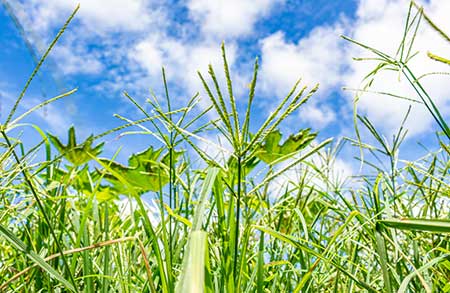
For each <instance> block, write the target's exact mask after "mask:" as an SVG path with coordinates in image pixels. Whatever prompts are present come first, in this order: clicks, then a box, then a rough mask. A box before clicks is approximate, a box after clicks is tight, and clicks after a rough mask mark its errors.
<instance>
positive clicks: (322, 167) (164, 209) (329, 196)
mask: <svg viewBox="0 0 450 293" xmlns="http://www.w3.org/2000/svg"><path fill="white" fill-rule="evenodd" d="M75 13H76V11H75V12H74V14H73V15H72V16H71V18H70V19H69V20H68V21H67V23H66V25H65V26H64V27H63V28H62V29H61V31H60V33H59V34H58V35H57V36H56V38H55V41H54V42H53V43H52V44H51V45H50V47H49V49H48V51H47V52H46V53H45V54H44V55H43V57H42V59H41V62H40V63H39V64H38V66H37V67H36V69H35V71H34V72H33V74H32V75H31V77H30V79H29V81H28V82H27V84H26V85H25V87H24V89H23V91H22V93H21V94H20V96H19V97H18V99H17V101H16V103H15V105H14V106H13V108H12V109H11V110H10V114H9V116H8V117H7V118H6V119H4V121H2V124H1V126H0V133H1V137H2V138H1V140H0V174H1V175H0V292H70V291H75V292H81V291H82V292H450V213H449V209H450V199H449V197H450V180H449V179H450V176H449V172H450V171H449V169H450V145H449V141H450V129H449V127H448V125H447V123H446V120H445V119H444V117H445V115H444V113H441V112H440V109H439V108H438V107H437V106H436V105H435V104H434V102H433V99H432V97H430V96H429V95H428V93H427V89H425V88H424V87H423V86H422V85H421V82H420V81H421V80H420V78H418V77H416V76H415V75H414V73H413V72H414V68H410V67H409V66H408V61H409V60H410V58H411V57H412V55H413V52H412V51H411V49H410V48H411V47H412V43H413V41H414V38H415V34H416V32H417V29H416V27H417V26H418V25H419V23H420V24H421V25H428V26H431V27H432V28H433V29H434V30H436V33H438V34H440V35H441V36H442V38H444V39H446V40H447V41H449V44H450V38H449V37H448V35H446V33H445V32H443V31H441V30H440V29H439V28H438V27H437V26H436V25H434V23H433V22H432V20H431V19H429V18H428V17H427V15H426V14H425V13H424V12H423V11H422V10H421V9H420V8H418V7H416V6H415V5H414V3H412V4H411V6H410V9H409V13H408V18H407V19H406V20H405V23H406V25H405V33H404V38H403V40H402V42H401V43H400V46H399V50H398V54H397V55H395V56H390V55H387V54H385V53H384V52H380V51H378V50H376V49H374V48H371V47H367V46H365V45H364V44H360V43H359V42H358V41H357V40H352V39H350V38H348V37H344V38H345V39H346V40H348V41H349V42H352V43H354V45H355V46H362V47H363V48H365V49H366V50H367V52H368V53H370V54H372V55H373V56H374V58H376V60H378V61H379V65H378V66H377V67H376V68H375V69H374V70H373V71H372V72H371V73H370V74H369V75H367V76H366V77H364V76H362V77H361V79H362V80H363V84H364V85H365V86H364V87H363V88H362V89H361V90H360V91H358V92H357V93H356V96H355V109H356V108H357V107H356V105H357V101H358V98H359V95H361V94H363V93H364V92H365V91H369V90H370V85H371V83H372V80H373V79H374V78H376V75H377V74H378V73H379V72H380V71H382V70H396V71H398V73H399V74H400V75H401V76H403V77H404V78H406V79H407V80H408V81H409V82H410V85H411V87H412V88H414V90H415V91H416V93H417V96H416V97H415V98H416V99H417V101H418V102H419V103H420V105H419V106H421V107H426V108H427V109H428V110H429V113H430V115H432V116H433V118H434V121H435V126H436V128H438V129H439V133H437V134H436V137H437V140H436V147H435V149H436V150H435V151H430V153H428V154H427V155H426V156H424V157H422V158H421V159H419V160H417V161H408V162H405V161H400V160H399V152H400V150H401V144H402V141H403V139H404V138H405V135H406V130H405V129H404V128H403V125H399V127H398V133H397V134H396V135H395V136H394V137H393V138H392V139H390V140H387V139H386V138H385V137H384V136H383V135H382V134H380V133H379V132H378V131H377V129H376V128H375V126H374V125H373V124H372V123H371V122H370V117H369V118H368V117H365V116H360V115H359V113H358V112H357V111H355V113H354V122H355V133H354V138H346V139H344V141H343V142H339V143H338V142H336V141H333V139H325V140H319V139H318V138H317V133H315V132H314V130H310V129H301V130H299V131H298V132H296V133H291V134H285V135H282V134H281V133H280V132H279V130H278V129H279V126H280V125H281V124H282V123H283V121H284V120H285V119H286V118H287V117H289V116H290V115H292V114H293V113H295V112H296V111H297V110H298V109H299V108H300V107H302V105H304V104H305V103H307V102H308V100H309V99H310V98H313V96H314V93H315V92H316V90H317V86H314V85H304V84H303V83H301V82H299V83H297V84H295V85H294V86H293V88H292V89H290V90H289V89H287V90H286V94H287V95H286V96H285V97H282V98H280V99H279V104H278V106H276V107H274V109H275V110H274V111H273V112H272V113H270V114H269V115H268V116H267V117H262V118H261V117H259V118H260V119H261V120H262V121H263V122H262V123H260V124H259V125H255V124H254V122H253V121H254V120H255V119H252V118H254V117H252V116H251V113H252V111H251V109H252V108H251V107H252V103H253V101H254V99H256V98H257V97H256V96H255V88H256V87H257V74H258V61H256V62H255V64H254V75H253V79H252V80H251V82H250V84H249V93H248V98H247V104H246V105H247V108H246V110H245V111H244V112H242V111H240V112H239V113H238V110H237V106H236V101H235V97H234V94H233V85H232V81H231V78H230V72H229V68H228V65H227V59H226V52H225V46H222V52H223V64H224V67H223V68H212V67H210V69H209V72H207V73H204V72H201V73H199V78H200V79H201V81H202V82H203V85H204V94H205V95H204V96H205V97H207V98H209V101H210V103H211V106H210V107H209V108H204V107H201V106H200V105H199V100H198V96H194V97H192V99H190V101H189V102H188V103H187V104H186V105H185V106H184V107H180V108H173V107H171V103H170V101H171V97H170V89H169V88H168V87H167V81H166V77H165V74H164V71H163V83H164V85H165V88H166V96H164V97H152V98H149V99H148V100H147V101H146V103H147V104H146V105H141V104H139V103H138V102H136V100H135V99H134V98H133V97H130V96H127V98H128V99H129V101H130V103H132V104H134V105H135V106H136V109H137V110H138V111H139V112H140V113H141V114H142V115H141V116H140V117H144V118H142V119H140V118H139V119H138V120H129V119H127V118H124V117H121V116H117V117H118V118H120V119H122V120H123V125H122V126H120V127H118V128H115V129H111V130H109V131H107V132H105V133H101V134H96V135H93V136H90V137H89V138H87V139H86V140H84V141H79V139H78V140H77V137H76V130H75V129H74V128H71V129H68V138H67V140H66V138H59V137H56V136H54V135H52V134H50V133H47V132H46V131H45V130H43V129H41V128H39V126H37V125H32V126H31V127H32V128H33V129H34V130H35V131H37V132H38V133H39V134H40V135H41V138H42V139H41V141H36V143H35V145H23V143H22V142H21V137H20V134H19V136H14V135H12V133H17V131H16V130H17V129H19V130H20V129H22V128H25V127H30V125H28V124H24V123H22V120H23V119H24V118H25V117H27V116H28V115H29V114H30V113H32V112H33V111H36V110H38V109H40V108H42V107H43V106H45V105H46V104H48V103H51V102H53V101H55V100H58V99H61V98H65V97H66V96H69V95H70V94H72V93H73V92H74V91H69V92H67V93H64V94H62V95H60V96H58V97H55V98H53V99H50V100H49V101H47V102H44V103H43V104H40V105H37V106H36V107H34V108H32V109H30V110H29V111H28V112H25V113H23V114H19V113H17V112H18V111H17V109H19V108H18V105H19V104H20V103H21V101H22V98H24V97H25V93H26V91H27V89H28V86H29V84H30V82H31V81H32V79H33V78H34V76H35V75H36V73H37V71H38V70H39V67H40V66H41V65H42V63H43V62H44V61H45V59H46V58H47V56H48V55H49V54H50V53H51V50H52V48H53V47H54V46H55V44H56V43H57V41H58V38H59V37H60V36H61V34H62V33H63V32H64V30H65V29H66V26H67V25H68V24H69V22H70V21H71V19H72V18H73V17H74V16H75ZM430 50H431V53H429V56H430V58H432V59H433V60H435V61H436V62H443V63H447V64H450V61H449V60H448V59H447V58H448V57H450V56H447V57H445V56H438V55H435V54H433V53H432V48H430ZM363 61H364V60H363ZM219 70H223V71H224V73H225V77H226V82H225V84H224V85H222V84H221V83H220V80H218V78H217V75H216V71H219ZM387 90H388V89H387ZM25 98H26V97H25ZM392 98H397V97H392ZM161 101H164V103H162V102H161ZM149 106H150V108H151V109H152V110H151V111H146V110H145V109H148V108H149ZM210 117H216V119H213V120H211V119H210ZM258 120H259V119H258ZM250 129H256V131H253V132H250ZM363 129H364V131H365V132H368V133H370V135H371V136H372V137H371V138H370V141H375V142H376V143H375V144H371V145H369V144H368V143H366V142H365V141H366V140H365V137H363V136H362V135H361V134H360V133H361V130H363ZM13 130H14V131H13ZM132 132H136V133H138V134H146V135H150V136H152V137H154V138H155V141H158V143H155V144H154V145H149V146H148V148H147V149H145V150H142V152H140V153H136V154H133V155H132V156H131V157H130V158H129V160H128V163H127V164H125V165H124V164H120V163H118V162H117V161H116V158H115V156H112V157H110V158H105V157H103V156H102V149H103V142H102V139H103V138H104V137H105V136H107V135H119V134H120V135H124V134H130V133H132ZM430 135H432V134H430ZM212 136H220V137H221V138H222V139H223V141H225V142H226V144H227V145H229V146H230V147H229V148H228V147H227V148H225V147H222V146H220V145H215V142H208V141H205V140H206V138H205V137H212ZM62 141H67V144H65V143H63V142H62ZM205 144H208V145H209V146H210V147H211V148H214V149H215V150H216V151H215V152H214V153H215V154H214V155H212V154H211V153H212V152H210V151H205V150H204V149H203V148H202V145H205ZM343 144H345V147H352V148H355V149H356V150H358V151H359V152H360V154H361V156H360V158H359V160H360V164H361V166H362V167H363V168H364V170H368V171H367V175H364V176H360V177H359V178H357V179H358V180H357V181H358V183H357V184H356V183H355V181H351V182H350V181H343V180H341V179H342V178H337V177H336V176H334V175H333V170H334V163H335V160H336V154H337V153H338V151H339V149H340V148H341V147H342V146H343Z"/></svg>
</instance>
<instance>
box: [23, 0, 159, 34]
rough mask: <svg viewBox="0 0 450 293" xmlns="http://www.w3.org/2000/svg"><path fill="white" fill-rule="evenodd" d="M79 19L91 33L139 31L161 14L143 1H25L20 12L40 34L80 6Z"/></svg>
mask: <svg viewBox="0 0 450 293" xmlns="http://www.w3.org/2000/svg"><path fill="white" fill-rule="evenodd" d="M78 3H79V4H80V10H79V12H78V14H77V16H76V17H77V19H79V20H80V22H81V23H82V25H83V26H85V28H87V29H89V30H91V31H97V32H98V31H99V30H100V31H104V30H118V31H137V30H143V29H146V26H147V25H149V24H150V23H151V22H155V20H154V19H152V18H159V15H158V12H153V13H152V12H151V10H150V9H148V8H149V2H148V1H144V0H127V1H123V0H109V1H103V0H76V1H75V0H45V1H38V0H32V1H29V2H23V3H22V8H23V9H25V10H18V12H21V13H20V14H19V15H20V16H21V18H22V19H23V20H27V21H28V24H30V25H31V27H32V28H33V29H35V30H37V31H46V30H48V29H51V28H52V26H54V25H55V22H59V23H61V22H62V21H63V20H65V19H66V18H67V17H68V16H69V14H70V12H71V11H73V10H74V9H75V7H76V5H77V4H78Z"/></svg>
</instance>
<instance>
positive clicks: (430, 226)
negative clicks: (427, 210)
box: [379, 218, 450, 233]
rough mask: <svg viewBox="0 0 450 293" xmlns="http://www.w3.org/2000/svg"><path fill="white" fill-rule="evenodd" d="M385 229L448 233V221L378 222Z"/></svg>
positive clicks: (410, 219)
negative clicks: (385, 227)
mask: <svg viewBox="0 0 450 293" xmlns="http://www.w3.org/2000/svg"><path fill="white" fill-rule="evenodd" d="M379 223H380V224H383V225H385V226H387V227H390V228H394V229H399V230H413V231H423V232H432V233H450V220H446V219H413V218H409V219H407V218H402V219H386V220H381V221H379Z"/></svg>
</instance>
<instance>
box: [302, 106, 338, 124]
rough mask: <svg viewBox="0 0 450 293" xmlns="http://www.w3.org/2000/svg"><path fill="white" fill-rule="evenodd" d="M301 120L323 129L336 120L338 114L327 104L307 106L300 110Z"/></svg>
mask: <svg viewBox="0 0 450 293" xmlns="http://www.w3.org/2000/svg"><path fill="white" fill-rule="evenodd" d="M299 118H300V119H302V120H303V121H307V122H310V124H311V125H314V128H315V129H321V128H323V127H325V126H327V125H328V124H330V123H331V122H334V121H335V120H336V113H334V110H333V109H331V108H330V107H329V106H328V105H326V104H323V105H322V104H321V105H320V106H318V105H314V104H306V105H304V106H303V107H302V108H301V109H300V113H299Z"/></svg>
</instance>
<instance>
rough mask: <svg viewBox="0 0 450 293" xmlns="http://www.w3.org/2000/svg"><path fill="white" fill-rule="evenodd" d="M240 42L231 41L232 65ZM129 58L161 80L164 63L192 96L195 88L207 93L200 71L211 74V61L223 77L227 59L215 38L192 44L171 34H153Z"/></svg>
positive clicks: (230, 57)
mask: <svg viewBox="0 0 450 293" xmlns="http://www.w3.org/2000/svg"><path fill="white" fill-rule="evenodd" d="M236 49H237V47H236V45H235V44H233V43H230V44H228V45H227V48H226V50H227V60H228V64H229V66H230V67H231V68H232V67H233V65H234V63H235V59H236V53H237V52H236ZM128 57H129V59H130V60H132V61H134V62H136V64H137V65H139V66H140V67H142V68H143V69H145V70H146V71H147V72H148V74H150V75H151V76H152V77H157V78H158V80H159V77H160V74H161V67H162V66H164V67H165V69H166V73H167V78H168V80H171V81H178V82H179V86H181V87H182V88H185V89H187V90H188V96H189V95H192V94H194V93H195V92H202V93H203V86H202V85H201V82H200V79H199V77H198V75H197V71H200V72H201V73H202V74H203V76H204V77H205V79H207V80H208V79H209V78H208V74H207V72H208V65H209V64H212V65H213V67H214V69H215V71H216V74H217V75H218V77H219V78H220V80H223V73H222V71H223V70H222V68H223V63H222V55H221V52H220V47H219V45H218V44H216V43H215V42H202V43H198V44H190V43H187V42H183V41H181V40H177V39H174V38H171V37H169V36H157V35H153V36H151V37H150V38H147V39H145V40H143V41H141V42H140V43H138V44H137V45H136V46H135V47H134V48H133V50H131V51H130V52H129V55H128Z"/></svg>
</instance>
